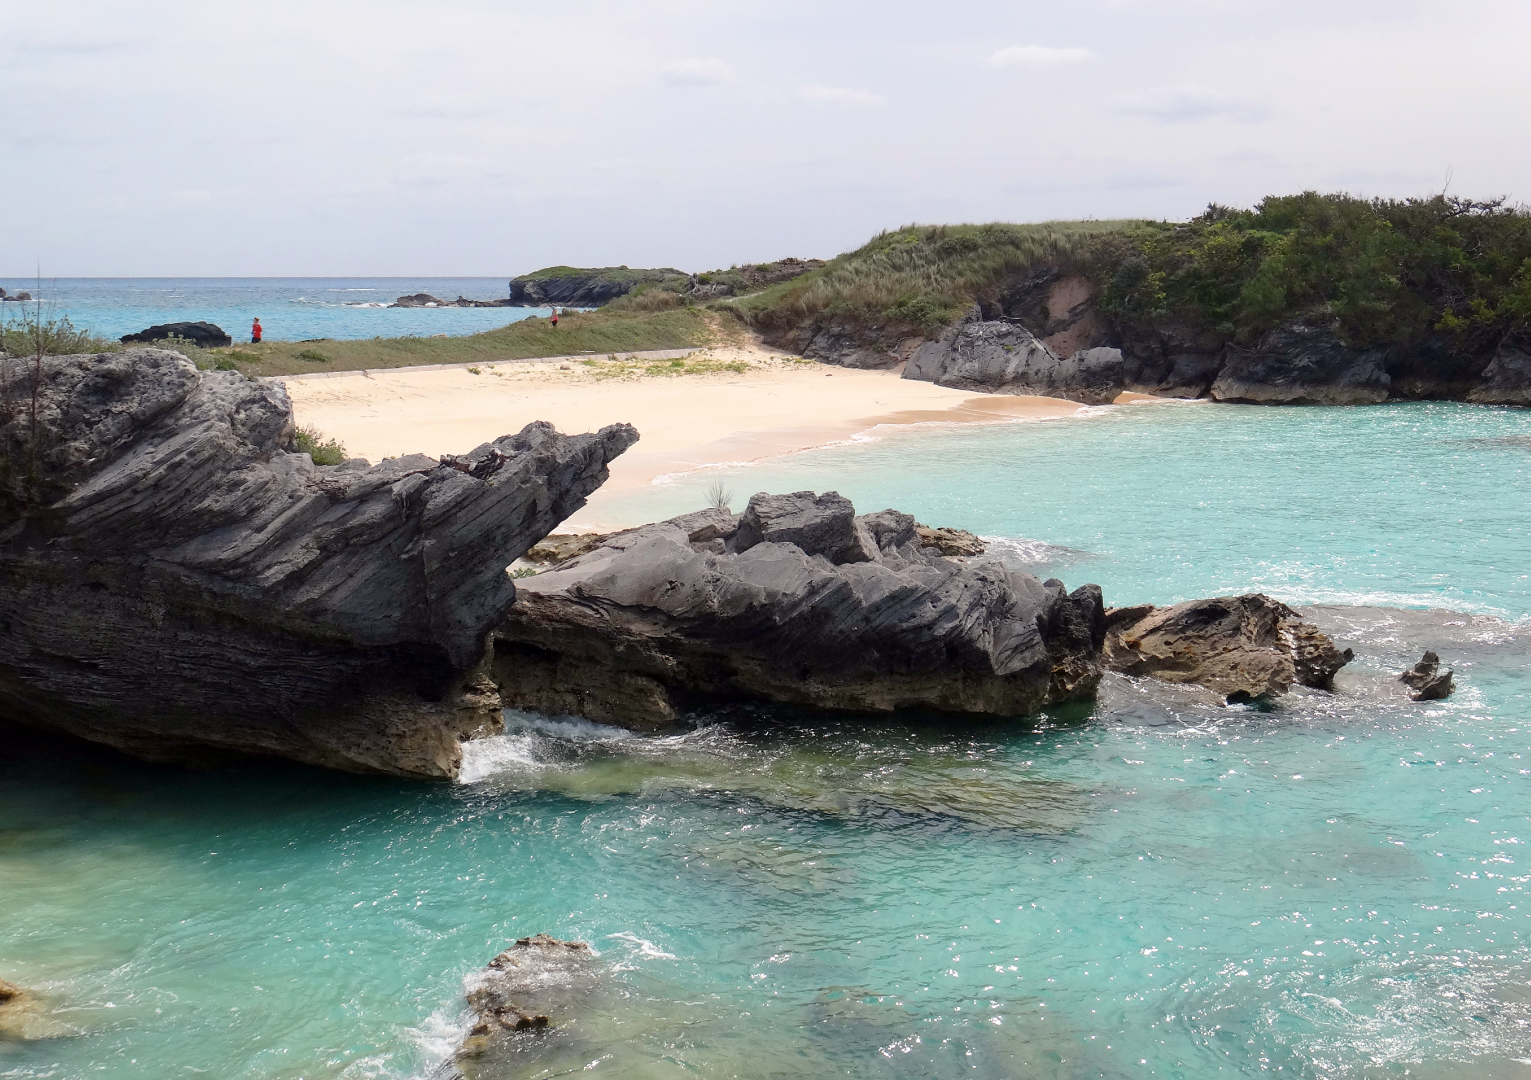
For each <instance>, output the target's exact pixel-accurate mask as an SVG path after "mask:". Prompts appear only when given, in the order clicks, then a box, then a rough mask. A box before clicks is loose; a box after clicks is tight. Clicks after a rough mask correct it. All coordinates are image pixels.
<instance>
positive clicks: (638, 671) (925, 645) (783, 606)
mask: <svg viewBox="0 0 1531 1080" xmlns="http://www.w3.org/2000/svg"><path fill="white" fill-rule="evenodd" d="M1104 635H1105V624H1104V621H1103V607H1102V602H1101V595H1100V589H1099V588H1098V587H1096V586H1093V585H1086V586H1084V587H1082V588H1080V589H1077V590H1075V591H1074V592H1073V593H1072V594H1070V593H1067V592H1066V591H1065V589H1064V586H1063V584H1062V582H1059V581H1048V582H1042V581H1039V580H1038V579H1037V578H1035V577H1033V576H1031V575H1030V574H1024V573H1016V572H1012V571H1010V570H1007V569H1006V568H1005V567H1004V566H1002V565H1000V564H999V563H997V562H987V561H985V562H975V563H966V564H963V563H957V562H953V561H951V560H949V559H945V558H942V557H941V556H939V555H937V554H935V553H934V552H933V551H930V550H928V549H924V548H922V547H921V546H920V543H919V536H918V534H917V533H916V531H915V523H914V519H913V518H912V517H910V516H909V515H908V514H902V513H899V512H897V511H894V510H885V511H882V512H881V513H876V514H864V515H861V516H856V515H855V512H854V507H852V506H851V504H850V502H849V500H847V499H845V498H843V497H842V496H840V495H838V494H836V493H834V492H828V493H825V494H824V495H814V494H813V493H812V492H797V493H794V494H792V495H765V494H761V495H756V496H754V497H753V498H752V499H751V500H750V503H749V507H748V508H747V509H746V510H745V512H744V513H742V514H738V515H735V514H732V513H729V512H728V511H724V510H707V511H702V512H700V513H696V514H689V515H686V516H684V517H679V518H673V519H671V520H669V521H666V522H661V523H659V524H656V525H649V526H645V527H643V528H641V529H633V530H630V531H628V532H626V533H621V534H618V535H615V536H612V537H610V538H608V539H607V540H606V542H605V543H603V544H602V546H600V547H598V548H596V549H595V550H593V551H591V552H589V553H587V554H585V555H582V556H580V557H579V558H577V559H574V560H572V561H570V562H566V563H564V564H562V565H560V566H559V567H558V568H556V569H554V570H549V571H545V572H544V573H542V574H540V575H538V576H536V577H533V578H528V579H526V580H524V581H523V582H522V584H521V590H520V594H519V597H518V600H517V603H516V605H515V607H514V608H512V609H511V611H510V613H509V614H508V616H507V618H506V620H505V621H504V622H503V623H502V624H501V625H500V626H499V628H498V629H497V630H496V631H495V633H494V645H495V653H494V656H495V658H494V667H493V675H494V679H495V682H496V683H497V684H498V686H499V687H500V692H501V695H502V697H503V699H504V700H505V702H506V704H507V705H511V706H515V707H520V708H526V709H532V710H536V711H541V712H549V713H564V714H574V715H579V716H584V717H587V718H589V719H592V720H597V721H601V722H605V723H613V724H620V725H625V726H630V727H653V726H659V725H664V724H668V723H670V722H672V721H674V720H675V719H676V718H677V716H678V715H679V712H680V710H681V708H682V707H683V706H684V705H685V704H686V703H687V702H689V701H692V700H755V701H770V702H781V703H787V704H792V705H798V706H803V707H808V708H819V709H835V710H849V711H858V712H891V711H894V710H898V709H914V708H924V709H936V710H940V711H943V712H948V713H956V714H966V715H980V716H1020V715H1025V714H1029V713H1034V712H1036V711H1037V710H1039V709H1041V708H1042V707H1043V706H1045V705H1048V704H1051V703H1055V702H1060V701H1069V700H1075V699H1078V698H1088V697H1089V696H1091V695H1092V694H1093V693H1094V690H1095V687H1096V684H1097V683H1098V682H1099V680H1100V677H1101V666H1100V653H1101V647H1102V643H1103V641H1104Z"/></svg>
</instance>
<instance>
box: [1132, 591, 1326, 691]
mask: <svg viewBox="0 0 1531 1080" xmlns="http://www.w3.org/2000/svg"><path fill="white" fill-rule="evenodd" d="M1105 621H1106V626H1107V632H1106V648H1105V663H1106V666H1107V667H1108V668H1110V669H1111V670H1112V671H1116V672H1120V673H1121V674H1124V675H1152V676H1154V677H1155V678H1159V679H1163V680H1164V681H1166V682H1172V683H1196V684H1198V685H1201V686H1205V687H1207V688H1208V689H1210V690H1212V691H1214V692H1216V693H1217V694H1219V695H1221V696H1222V697H1223V698H1224V699H1225V700H1227V701H1229V702H1240V701H1252V700H1254V699H1256V698H1267V697H1271V696H1273V695H1276V694H1284V693H1286V692H1287V691H1288V690H1289V689H1291V687H1292V685H1293V684H1294V683H1297V684H1300V685H1302V686H1310V687H1313V688H1315V689H1321V690H1327V689H1330V688H1332V686H1333V685H1334V675H1335V672H1337V671H1339V670H1340V668H1342V667H1344V666H1345V665H1346V664H1348V663H1349V662H1350V661H1351V660H1352V659H1354V657H1355V654H1354V653H1353V652H1352V651H1351V650H1349V649H1346V650H1344V651H1343V652H1341V651H1340V650H1339V649H1337V648H1335V646H1334V642H1333V641H1332V640H1330V638H1329V636H1328V635H1327V634H1325V633H1323V632H1322V631H1320V630H1319V629H1318V628H1317V627H1316V626H1314V625H1313V624H1312V623H1308V622H1305V621H1303V620H1302V619H1301V618H1300V617H1299V616H1298V614H1297V612H1295V611H1293V610H1292V609H1291V608H1289V607H1287V606H1286V605H1285V604H1283V603H1281V602H1280V601H1277V600H1272V599H1271V598H1270V597H1269V596H1266V595H1264V594H1262V593H1251V594H1249V595H1247V596H1219V597H1214V598H1212V599H1209V600H1188V601H1186V602H1185V603H1183V604H1175V605H1174V606H1173V607H1164V608H1155V607H1152V606H1150V605H1140V606H1137V607H1131V608H1115V609H1112V610H1111V611H1108V612H1106V615H1105Z"/></svg>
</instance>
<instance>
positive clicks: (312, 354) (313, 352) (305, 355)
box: [298, 349, 330, 364]
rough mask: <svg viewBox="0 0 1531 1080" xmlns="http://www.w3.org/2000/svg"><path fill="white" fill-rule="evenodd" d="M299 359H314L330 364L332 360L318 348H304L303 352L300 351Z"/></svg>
mask: <svg viewBox="0 0 1531 1080" xmlns="http://www.w3.org/2000/svg"><path fill="white" fill-rule="evenodd" d="M298 359H299V360H312V361H313V362H314V363H316V364H328V363H329V362H330V358H329V357H328V356H325V355H324V354H323V353H322V352H320V351H319V350H318V349H304V350H303V351H302V352H300V353H298Z"/></svg>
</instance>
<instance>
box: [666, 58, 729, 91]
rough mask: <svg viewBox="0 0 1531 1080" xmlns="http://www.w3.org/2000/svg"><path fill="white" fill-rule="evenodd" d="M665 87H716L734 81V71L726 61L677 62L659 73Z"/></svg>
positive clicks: (699, 60)
mask: <svg viewBox="0 0 1531 1080" xmlns="http://www.w3.org/2000/svg"><path fill="white" fill-rule="evenodd" d="M659 77H660V78H661V79H662V80H664V83H665V85H666V86H718V85H720V84H722V83H729V82H733V81H734V69H733V67H732V66H731V65H730V64H729V63H728V61H726V60H718V59H716V58H712V59H707V60H702V59H691V60H677V61H675V63H673V64H670V65H668V66H666V67H665V69H664V70H663V71H661V72H660V73H659Z"/></svg>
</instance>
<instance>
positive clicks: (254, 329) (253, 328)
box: [250, 319, 260, 345]
mask: <svg viewBox="0 0 1531 1080" xmlns="http://www.w3.org/2000/svg"><path fill="white" fill-rule="evenodd" d="M250 344H251V345H259V344H260V319H256V320H255V321H254V322H253V323H251V324H250Z"/></svg>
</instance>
